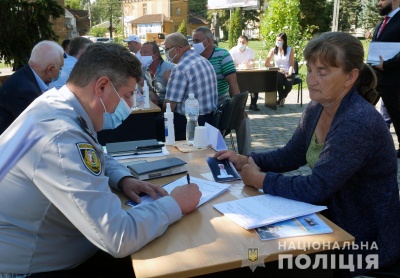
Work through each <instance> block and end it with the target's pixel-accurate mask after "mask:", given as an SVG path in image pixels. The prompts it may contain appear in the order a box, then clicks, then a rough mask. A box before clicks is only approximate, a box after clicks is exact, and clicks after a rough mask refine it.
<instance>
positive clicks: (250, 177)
mask: <svg viewBox="0 0 400 278" xmlns="http://www.w3.org/2000/svg"><path fill="white" fill-rule="evenodd" d="M248 162H249V163H248V164H245V165H243V167H242V171H241V172H240V175H241V176H242V180H243V183H244V184H245V185H247V186H252V187H255V188H258V189H262V188H263V182H264V178H265V175H266V174H265V173H262V172H260V168H259V167H258V166H257V164H255V162H254V160H253V158H251V157H249V159H248Z"/></svg>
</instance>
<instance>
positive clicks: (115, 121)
mask: <svg viewBox="0 0 400 278" xmlns="http://www.w3.org/2000/svg"><path fill="white" fill-rule="evenodd" d="M111 86H112V87H113V89H114V92H115V93H116V94H117V95H118V97H119V103H118V105H117V107H116V108H115V111H114V113H112V114H111V113H108V112H107V110H106V107H105V106H104V103H103V100H102V99H100V101H101V103H102V104H103V107H104V113H103V129H114V128H117V127H118V126H119V125H120V124H121V123H122V121H124V120H125V119H126V118H128V116H129V115H130V114H131V111H132V109H131V108H130V107H129V106H128V104H127V103H126V101H125V100H123V99H122V98H121V97H120V96H119V94H118V93H117V90H115V88H114V85H113V84H112V83H111Z"/></svg>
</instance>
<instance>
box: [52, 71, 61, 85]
mask: <svg viewBox="0 0 400 278" xmlns="http://www.w3.org/2000/svg"><path fill="white" fill-rule="evenodd" d="M60 75H61V69H59V70H58V75H57V77H53V76H52V75H51V72H50V76H51V82H55V81H57V80H58V78H60Z"/></svg>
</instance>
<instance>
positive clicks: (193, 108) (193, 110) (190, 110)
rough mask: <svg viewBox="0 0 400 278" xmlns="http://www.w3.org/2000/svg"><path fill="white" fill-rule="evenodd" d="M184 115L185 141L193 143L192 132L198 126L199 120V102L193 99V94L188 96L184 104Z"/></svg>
mask: <svg viewBox="0 0 400 278" xmlns="http://www.w3.org/2000/svg"><path fill="white" fill-rule="evenodd" d="M185 115H186V120H187V124H186V139H187V140H188V142H191V143H193V141H194V130H195V128H196V126H197V125H198V123H197V120H198V118H199V101H198V100H197V99H195V98H194V94H193V93H191V94H189V98H188V99H187V100H186V102H185Z"/></svg>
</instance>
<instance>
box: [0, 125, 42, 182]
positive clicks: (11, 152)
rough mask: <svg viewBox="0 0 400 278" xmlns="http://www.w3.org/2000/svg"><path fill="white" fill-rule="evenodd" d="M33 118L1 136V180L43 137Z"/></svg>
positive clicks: (11, 128) (13, 126) (14, 126)
mask: <svg viewBox="0 0 400 278" xmlns="http://www.w3.org/2000/svg"><path fill="white" fill-rule="evenodd" d="M35 126H36V123H35V122H34V120H33V119H32V118H29V119H27V120H26V121H24V122H23V123H22V124H21V125H12V126H10V127H9V129H7V130H8V132H7V134H4V133H3V135H2V136H0V153H1V156H0V180H2V179H3V177H4V176H5V175H6V174H7V172H8V171H9V170H10V169H11V167H12V166H14V164H15V163H16V162H17V161H18V160H19V159H20V158H21V157H22V156H23V155H24V154H25V153H26V152H27V151H28V150H29V149H30V148H32V146H33V145H35V144H36V142H37V141H39V139H40V138H41V137H42V136H41V135H40V134H39V132H38V130H37V129H35Z"/></svg>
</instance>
